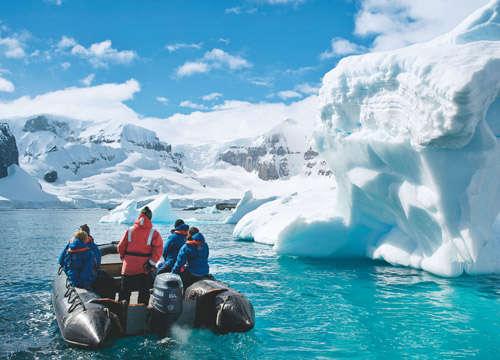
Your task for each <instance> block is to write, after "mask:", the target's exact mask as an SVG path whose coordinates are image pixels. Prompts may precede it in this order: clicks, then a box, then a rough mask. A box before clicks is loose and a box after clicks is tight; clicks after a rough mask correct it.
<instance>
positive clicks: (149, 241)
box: [118, 215, 163, 275]
mask: <svg viewBox="0 0 500 360" xmlns="http://www.w3.org/2000/svg"><path fill="white" fill-rule="evenodd" d="M162 248H163V240H162V239H161V235H160V233H159V232H158V231H156V230H155V229H154V228H153V225H152V223H151V220H149V218H147V217H146V216H145V215H141V216H139V218H138V219H137V220H136V221H135V223H134V226H132V227H130V228H129V229H127V231H126V232H125V234H124V236H123V238H122V240H121V241H120V243H119V244H118V252H119V253H120V257H121V258H122V260H123V265H122V274H123V275H137V274H142V273H148V269H147V263H148V262H149V263H150V265H151V266H154V265H156V263H157V262H158V260H159V259H160V257H161V253H162Z"/></svg>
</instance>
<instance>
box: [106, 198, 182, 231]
mask: <svg viewBox="0 0 500 360" xmlns="http://www.w3.org/2000/svg"><path fill="white" fill-rule="evenodd" d="M145 205H147V206H148V207H149V208H150V209H151V211H152V212H153V222H154V223H172V222H174V221H175V219H176V218H177V217H176V215H175V214H174V212H173V210H172V207H171V206H170V200H169V198H168V196H167V195H166V194H164V195H160V196H158V197H156V198H154V199H153V200H152V201H140V202H139V201H137V200H126V201H124V202H123V203H121V204H120V205H119V206H117V207H116V208H114V209H113V210H111V211H110V212H109V214H106V215H104V216H103V217H102V218H101V219H100V220H99V221H100V222H104V223H118V224H132V223H133V222H134V221H135V220H136V219H137V217H138V216H139V212H140V210H141V209H142V208H143V207H144V206H145Z"/></svg>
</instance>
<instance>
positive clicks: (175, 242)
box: [158, 225, 189, 271]
mask: <svg viewBox="0 0 500 360" xmlns="http://www.w3.org/2000/svg"><path fill="white" fill-rule="evenodd" d="M188 229H189V226H188V225H182V226H179V228H177V229H175V230H172V234H170V235H169V237H168V238H167V240H166V241H165V243H164V245H163V262H162V263H160V264H159V265H158V271H162V270H163V269H165V268H167V271H170V270H171V269H172V267H173V266H174V264H175V261H176V260H177V255H179V250H180V249H181V247H182V245H184V243H185V242H186V236H185V235H182V234H179V233H178V232H175V231H176V230H179V231H187V230H188Z"/></svg>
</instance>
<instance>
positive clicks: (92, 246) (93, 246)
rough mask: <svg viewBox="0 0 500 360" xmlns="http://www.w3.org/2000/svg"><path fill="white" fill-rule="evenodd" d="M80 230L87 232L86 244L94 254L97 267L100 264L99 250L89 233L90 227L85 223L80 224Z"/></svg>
mask: <svg viewBox="0 0 500 360" xmlns="http://www.w3.org/2000/svg"><path fill="white" fill-rule="evenodd" d="M80 230H82V231H85V232H86V233H87V236H88V244H89V247H90V250H91V251H92V253H93V254H94V256H95V260H96V263H97V267H99V266H101V252H100V251H99V248H98V247H97V245H96V243H95V241H94V238H93V237H92V235H90V227H89V226H88V225H87V224H83V225H82V226H80Z"/></svg>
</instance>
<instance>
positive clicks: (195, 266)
mask: <svg viewBox="0 0 500 360" xmlns="http://www.w3.org/2000/svg"><path fill="white" fill-rule="evenodd" d="M208 255H209V252H208V245H207V243H206V242H205V238H204V236H203V235H202V234H201V233H196V234H194V235H193V237H192V239H191V240H188V241H186V243H185V244H184V245H183V246H182V247H181V249H180V251H179V255H178V256H177V260H176V262H175V265H174V267H173V269H172V272H173V273H176V274H179V273H180V272H181V268H182V267H183V266H184V265H186V264H187V270H188V271H189V272H190V273H191V274H193V275H195V276H205V275H208V274H209V268H208Z"/></svg>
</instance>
